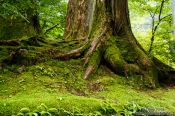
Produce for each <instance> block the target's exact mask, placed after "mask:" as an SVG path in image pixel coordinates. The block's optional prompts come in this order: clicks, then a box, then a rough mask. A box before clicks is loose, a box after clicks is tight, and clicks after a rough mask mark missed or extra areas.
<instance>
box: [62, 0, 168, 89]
mask: <svg viewBox="0 0 175 116" xmlns="http://www.w3.org/2000/svg"><path fill="white" fill-rule="evenodd" d="M64 37H65V41H70V40H84V45H83V46H82V47H81V48H78V49H77V50H73V51H71V52H68V53H67V54H65V55H63V56H61V57H62V58H64V57H66V59H68V58H72V57H77V56H80V55H82V54H83V53H85V55H84V59H85V63H84V66H85V68H86V70H85V74H84V79H88V77H89V75H90V74H91V73H93V72H95V71H96V70H97V68H98V66H99V65H100V64H101V63H102V62H103V64H106V65H107V66H108V67H109V68H110V69H111V70H112V71H114V72H115V73H116V74H120V75H124V76H125V77H127V78H130V77H133V78H137V79H139V80H140V82H141V83H143V84H144V85H145V86H148V87H156V86H157V85H159V82H158V81H159V80H163V81H165V80H168V79H169V77H168V75H169V73H166V75H165V72H162V71H163V68H164V67H166V65H164V64H163V63H161V62H160V61H159V60H157V59H156V65H157V64H160V65H162V67H161V68H157V66H156V65H155V63H154V62H153V61H152V60H151V59H150V58H149V57H148V55H147V53H146V52H145V51H144V50H143V48H142V47H141V46H140V44H139V43H138V42H137V40H136V39H135V37H134V35H133V33H132V30H131V25H130V19H129V10H128V0H70V1H69V4H68V14H67V22H66V29H65V35H64ZM167 67H168V66H167ZM168 68H169V67H168ZM162 77H164V78H163V79H162Z"/></svg>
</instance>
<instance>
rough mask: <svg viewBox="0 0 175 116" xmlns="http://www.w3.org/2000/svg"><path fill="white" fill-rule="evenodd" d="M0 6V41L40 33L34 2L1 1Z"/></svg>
mask: <svg viewBox="0 0 175 116" xmlns="http://www.w3.org/2000/svg"><path fill="white" fill-rule="evenodd" d="M0 4H1V6H0V23H1V24H0V32H1V35H0V39H17V38H18V39H19V38H22V37H24V36H28V37H31V36H34V35H37V34H41V33H42V30H41V27H40V24H39V17H38V12H37V4H36V2H35V1H34V0H27V1H26V0H20V1H19V0H18V1H13V0H2V1H1V2H0Z"/></svg>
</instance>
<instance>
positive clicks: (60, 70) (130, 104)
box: [0, 60, 175, 116]
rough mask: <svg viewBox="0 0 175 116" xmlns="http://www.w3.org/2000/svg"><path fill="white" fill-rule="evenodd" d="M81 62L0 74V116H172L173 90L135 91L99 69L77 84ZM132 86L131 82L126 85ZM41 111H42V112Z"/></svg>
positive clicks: (51, 63) (9, 69)
mask: <svg viewBox="0 0 175 116" xmlns="http://www.w3.org/2000/svg"><path fill="white" fill-rule="evenodd" d="M81 66H82V62H81V60H70V61H58V60H50V61H47V62H44V63H40V64H37V65H33V66H28V67H25V66H17V65H12V66H8V67H6V68H4V69H1V70H0V115H12V114H13V115H17V114H18V115H23V114H24V113H26V114H27V113H28V112H30V113H28V115H29V114H30V115H32V114H33V115H38V114H40V115H41V114H42V115H52V114H53V115H112V114H113V115H121V114H123V115H128V116H130V115H133V113H136V112H139V111H140V112H159V113H160V112H161V113H162V112H163V113H165V111H166V112H173V111H175V99H174V96H175V89H174V88H166V89H163V88H159V89H157V90H146V89H145V90H143V88H141V89H142V90H139V89H140V88H137V87H132V86H131V85H130V86H129V85H128V82H127V81H132V80H127V79H124V77H121V76H117V75H115V74H113V73H112V72H110V71H109V70H108V69H107V68H106V67H104V66H101V67H100V69H99V70H98V72H96V74H94V75H93V76H92V77H91V79H89V80H87V81H85V80H83V79H82V72H83V67H81ZM131 83H132V82H131ZM41 107H43V108H41Z"/></svg>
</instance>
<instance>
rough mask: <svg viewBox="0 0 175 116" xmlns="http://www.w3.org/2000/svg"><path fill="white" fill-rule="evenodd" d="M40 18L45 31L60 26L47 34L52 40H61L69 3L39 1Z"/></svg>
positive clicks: (49, 0) (57, 0) (58, 0)
mask: <svg viewBox="0 0 175 116" xmlns="http://www.w3.org/2000/svg"><path fill="white" fill-rule="evenodd" d="M38 4H39V9H38V10H39V16H40V22H41V26H42V28H43V30H44V31H46V30H47V29H49V28H51V27H53V26H54V25H56V24H58V26H57V27H55V28H54V29H52V30H51V31H49V32H48V33H46V36H47V37H50V38H61V37H62V36H63V33H64V27H65V18H66V12H67V2H66V1H65V0H54V1H53V0H39V1H38Z"/></svg>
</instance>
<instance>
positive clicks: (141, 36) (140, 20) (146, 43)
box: [129, 0, 174, 66]
mask: <svg viewBox="0 0 175 116" xmlns="http://www.w3.org/2000/svg"><path fill="white" fill-rule="evenodd" d="M161 2H162V0H131V1H130V2H129V5H130V11H131V23H132V29H133V31H134V33H135V35H136V38H137V39H138V41H139V42H140V43H141V45H142V46H143V48H144V49H145V50H146V51H148V50H149V48H150V44H151V38H152V36H153V30H152V29H153V28H155V26H157V25H159V26H158V28H157V30H156V32H155V34H154V42H153V50H152V52H151V56H155V57H157V58H158V59H160V60H161V61H163V62H164V63H166V64H169V65H172V66H174V63H173V57H174V48H173V46H174V45H173V44H174V42H173V41H174V40H173V36H172V30H173V27H172V15H171V14H172V9H171V7H170V6H171V0H165V2H164V5H163V9H162V12H161V16H160V19H161V18H162V20H161V21H160V20H159V14H160V8H161ZM159 23H160V24H159Z"/></svg>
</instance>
